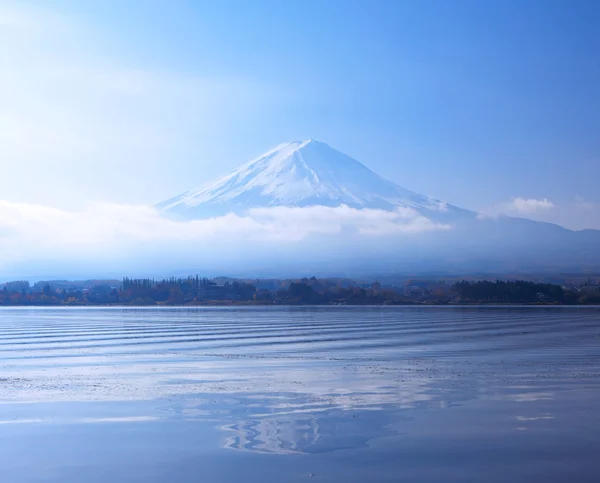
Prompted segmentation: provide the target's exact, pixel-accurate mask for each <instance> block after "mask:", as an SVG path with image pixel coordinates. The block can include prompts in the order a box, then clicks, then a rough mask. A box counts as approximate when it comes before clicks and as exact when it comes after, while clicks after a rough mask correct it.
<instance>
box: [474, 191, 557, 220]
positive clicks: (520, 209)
mask: <svg viewBox="0 0 600 483" xmlns="http://www.w3.org/2000/svg"><path fill="white" fill-rule="evenodd" d="M554 208H555V206H554V203H552V201H550V200H549V199H547V198H543V199H535V198H522V197H520V196H519V197H516V198H513V199H511V200H510V201H506V202H503V203H499V204H497V205H494V206H490V207H488V208H485V209H484V210H482V211H481V212H480V214H479V217H480V218H495V217H498V216H502V215H505V216H525V217H529V216H531V215H535V214H539V213H543V212H548V211H550V210H552V209H554Z"/></svg>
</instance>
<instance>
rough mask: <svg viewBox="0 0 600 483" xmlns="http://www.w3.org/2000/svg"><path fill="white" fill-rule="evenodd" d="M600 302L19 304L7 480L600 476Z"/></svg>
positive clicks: (4, 422) (5, 438) (13, 333)
mask: <svg viewBox="0 0 600 483" xmlns="http://www.w3.org/2000/svg"><path fill="white" fill-rule="evenodd" d="M598 401H600V309H595V308H582V307H574V308H558V307H521V308H518V307H501V308H497V307H485V308H477V307H463V308H460V307H440V308H436V307H425V308H421V307H406V308H390V307H383V308H365V307H360V308H351V307H335V308H307V307H298V308H198V309H187V308H182V309H153V308H152V309H121V308H107V309H103V308H82V309H73V308H69V309H55V308H52V309H50V308H48V309H0V481H2V482H41V481H52V482H68V483H75V482H82V481H85V482H105V481H111V482H112V483H120V482H129V481H144V482H171V481H178V482H192V481H193V482H196V481H206V482H214V483H219V482H234V481H236V482H238V481H240V480H244V481H250V482H253V481H257V482H261V483H263V482H264V483H269V482H297V481H322V482H336V483H337V482H340V483H341V482H344V483H348V482H363V481H370V482H392V481H394V482H395V481H423V482H438V481H440V482H454V481H456V482H464V481H473V482H480V481H486V482H496V481H497V482H504V481H512V482H520V481H523V482H531V481H545V482H559V481H565V480H569V481H578V482H586V481H589V482H597V481H600V458H598V455H600V431H599V430H600V416H599V413H598V410H599V409H600V403H599V402H598Z"/></svg>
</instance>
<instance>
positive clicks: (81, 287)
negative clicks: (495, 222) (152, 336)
mask: <svg viewBox="0 0 600 483" xmlns="http://www.w3.org/2000/svg"><path fill="white" fill-rule="evenodd" d="M439 304H447V305H452V304H455V305H470V304H528V305H529V304H537V305H588V304H600V285H599V284H597V283H593V282H591V281H586V282H585V283H583V284H582V285H581V286H579V287H576V286H564V285H563V286H561V285H557V284H551V283H538V282H532V281H525V280H511V281H502V280H495V281H489V280H477V281H469V280H459V281H446V280H441V281H440V280H408V281H405V282H404V283H402V284H397V285H389V284H388V285H386V284H382V283H381V282H378V281H375V282H368V283H367V282H354V281H352V280H348V279H339V278H316V277H310V278H301V279H286V280H283V279H256V280H238V279H227V278H212V279H209V278H205V277H199V276H198V275H196V276H190V277H186V278H168V279H161V280H154V279H150V278H141V279H134V278H128V277H126V278H123V279H122V280H119V281H117V280H88V281H85V282H69V281H46V282H44V281H42V282H37V283H35V284H33V285H31V284H30V283H29V282H28V281H13V282H7V283H4V284H2V285H0V305H1V306H21V305H25V306H27V305H31V306H38V305H48V306H94V305H98V306H105V305H125V306H153V305H156V306H161V305H163V306H194V305H439Z"/></svg>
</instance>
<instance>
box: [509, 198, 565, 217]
mask: <svg viewBox="0 0 600 483" xmlns="http://www.w3.org/2000/svg"><path fill="white" fill-rule="evenodd" d="M508 207H509V211H514V212H515V213H520V214H523V215H530V214H532V213H537V212H538V211H545V210H551V209H552V208H554V203H552V201H550V200H549V199H547V198H544V199H541V200H536V199H535V198H528V199H525V198H514V199H513V200H512V202H511V203H510V204H509V205H508Z"/></svg>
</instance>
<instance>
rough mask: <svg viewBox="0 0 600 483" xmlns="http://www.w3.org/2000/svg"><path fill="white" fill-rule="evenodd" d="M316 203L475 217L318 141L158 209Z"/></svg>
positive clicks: (213, 211)
mask: <svg viewBox="0 0 600 483" xmlns="http://www.w3.org/2000/svg"><path fill="white" fill-rule="evenodd" d="M315 205H316V206H330V207H335V206H341V205H346V206H349V207H352V208H371V209H382V210H394V209H395V208H397V207H410V208H413V209H416V210H417V211H419V212H420V213H421V214H424V215H425V216H428V217H433V218H436V219H438V218H440V216H443V217H448V216H449V215H451V214H454V215H462V216H465V215H468V216H474V213H472V212H469V211H468V210H462V209H460V208H457V207H455V206H451V205H447V204H446V203H443V202H441V201H440V200H436V199H433V198H429V197H426V196H422V195H419V194H417V193H414V192H412V191H410V190H407V189H405V188H402V187H401V186H398V185H397V184H395V183H392V182H391V181H389V180H386V179H385V178H383V177H381V176H379V175H378V174H376V173H374V172H373V171H371V170H370V169H369V168H367V167H366V166H365V165H363V164H361V163H360V162H358V161H356V160H355V159H353V158H351V157H349V156H346V155H345V154H343V153H341V152H339V151H337V150H335V149H333V148H331V147H330V146H328V145H327V144H325V143H322V142H319V141H315V140H313V139H309V140H306V141H294V142H288V143H284V144H281V145H279V146H277V147H276V148H274V149H272V150H270V151H268V152H267V153H265V154H263V155H262V156H259V157H258V158H256V159H253V160H252V161H250V162H248V163H246V164H244V165H242V166H240V167H239V168H238V169H236V170H235V171H233V172H231V173H230V174H228V175H227V176H225V177H223V178H221V179H218V180H216V181H213V182H210V183H208V184H206V185H203V186H201V187H199V188H197V189H192V190H190V191H187V192H185V193H183V194H181V195H179V196H176V197H174V198H172V199H169V200H167V201H164V202H162V203H160V204H159V205H158V207H159V208H160V209H162V210H164V211H165V212H167V213H170V214H174V215H178V216H180V217H183V218H188V219H190V218H203V217H206V216H218V215H224V214H226V213H230V212H234V213H240V212H243V211H246V210H248V209H250V208H259V207H273V206H298V207H302V206H315Z"/></svg>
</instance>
